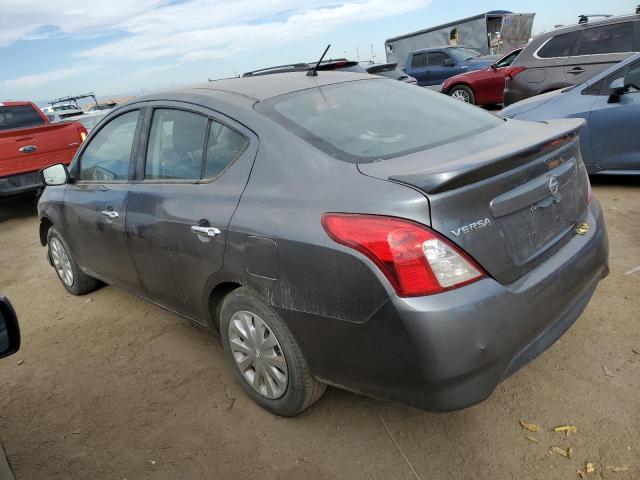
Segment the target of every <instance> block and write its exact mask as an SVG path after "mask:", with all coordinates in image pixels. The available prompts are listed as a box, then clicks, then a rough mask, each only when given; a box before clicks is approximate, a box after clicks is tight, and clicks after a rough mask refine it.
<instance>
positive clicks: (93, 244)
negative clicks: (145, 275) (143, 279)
mask: <svg viewBox="0 0 640 480" xmlns="http://www.w3.org/2000/svg"><path fill="white" fill-rule="evenodd" d="M140 117H141V111H140V110H139V109H133V110H129V111H126V112H123V113H122V114H120V115H118V116H117V117H115V118H113V119H111V120H110V121H108V122H107V123H106V124H104V125H103V126H101V128H100V130H99V131H97V132H96V133H95V134H94V135H92V136H91V138H90V139H89V140H88V143H87V145H86V146H85V147H83V149H82V151H81V152H80V154H79V157H78V159H77V162H76V164H74V165H73V167H72V173H73V175H74V180H73V182H72V183H70V184H68V185H67V187H66V192H65V196H64V207H65V208H64V226H63V230H64V231H63V232H61V233H62V235H63V237H64V239H65V240H66V241H67V243H68V244H69V246H70V248H71V253H72V254H73V256H74V257H75V259H76V261H77V262H78V263H79V264H80V265H81V266H82V267H84V268H85V269H87V270H88V271H89V273H90V274H94V275H95V276H98V277H99V278H102V279H105V280H106V281H108V282H109V283H113V284H116V285H120V286H122V287H125V288H128V289H130V290H133V291H136V292H137V291H139V287H140V281H139V279H138V274H137V271H136V268H135V265H134V263H133V261H132V258H131V254H130V253H129V248H128V246H127V239H126V235H125V219H126V216H127V196H128V192H129V183H128V182H129V177H130V171H132V169H131V165H132V161H131V159H132V156H133V155H134V154H135V145H136V141H137V140H136V139H137V138H138V137H137V131H138V126H139V125H141V122H140Z"/></svg>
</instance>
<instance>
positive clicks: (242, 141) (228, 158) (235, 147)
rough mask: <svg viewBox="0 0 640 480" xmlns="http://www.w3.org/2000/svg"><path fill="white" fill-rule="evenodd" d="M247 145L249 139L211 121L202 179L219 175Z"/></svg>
mask: <svg viewBox="0 0 640 480" xmlns="http://www.w3.org/2000/svg"><path fill="white" fill-rule="evenodd" d="M248 145H249V139H248V138H246V137H245V136H244V135H242V134H240V133H238V132H236V131H235V130H233V129H231V128H229V127H227V126H226V125H223V124H221V123H218V122H215V121H212V122H211V128H210V129H209V143H208V144H207V157H206V159H205V164H204V178H215V177H217V176H218V175H220V174H221V173H222V172H223V171H224V169H225V168H227V166H228V165H230V164H231V163H232V162H233V161H234V160H235V159H236V158H238V157H239V156H240V155H241V154H242V152H244V151H245V149H246V148H247V146H248Z"/></svg>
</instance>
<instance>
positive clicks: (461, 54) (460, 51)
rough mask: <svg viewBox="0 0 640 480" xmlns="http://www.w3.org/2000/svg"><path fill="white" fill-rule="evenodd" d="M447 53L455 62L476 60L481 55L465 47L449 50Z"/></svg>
mask: <svg viewBox="0 0 640 480" xmlns="http://www.w3.org/2000/svg"><path fill="white" fill-rule="evenodd" d="M447 53H450V54H451V55H453V56H454V57H455V58H456V60H462V61H463V62H464V61H465V60H471V59H472V58H478V57H481V56H482V54H481V53H480V52H478V51H477V50H474V49H473V48H467V47H456V48H449V49H447Z"/></svg>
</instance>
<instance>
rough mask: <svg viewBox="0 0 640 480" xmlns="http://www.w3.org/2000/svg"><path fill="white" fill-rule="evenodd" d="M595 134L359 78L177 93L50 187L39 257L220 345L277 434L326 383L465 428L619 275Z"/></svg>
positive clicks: (71, 279) (148, 105)
mask: <svg viewBox="0 0 640 480" xmlns="http://www.w3.org/2000/svg"><path fill="white" fill-rule="evenodd" d="M581 125H582V120H575V119H570V120H558V121H551V122H548V123H529V122H523V121H518V120H504V119H501V118H498V117H496V116H494V115H492V114H490V113H487V112H485V111H483V110H481V109H479V108H476V107H473V106H469V105H466V104H464V103H462V102H458V101H456V100H452V99H451V98H449V97H447V96H445V95H441V94H440V93H435V92H431V91H429V90H426V89H419V88H415V86H412V85H406V84H403V83H402V82H397V81H395V80H391V79H384V78H377V77H372V76H370V75H363V74H355V73H354V74H351V73H344V72H338V73H336V72H318V75H317V76H310V75H308V74H307V73H306V72H293V73H283V74H276V75H266V76H258V77H248V78H239V79H231V80H224V81H218V82H212V83H208V84H207V85H205V86H196V87H192V88H185V89H183V90H178V91H173V92H163V93H159V94H156V95H151V96H147V97H144V98H141V99H138V100H136V101H135V102H133V103H129V104H127V105H123V106H120V107H118V108H116V109H114V110H113V111H112V112H111V113H109V115H108V116H107V117H106V118H105V119H104V120H103V121H102V122H101V123H100V125H99V126H98V127H97V128H96V129H95V130H94V131H92V132H91V134H90V135H89V137H88V138H87V140H86V141H85V142H84V144H83V145H82V147H81V148H80V149H79V150H78V152H77V154H76V156H75V159H74V160H73V162H72V164H71V165H70V167H69V168H68V169H67V168H66V167H64V166H62V165H56V166H53V167H50V168H48V169H46V170H44V172H43V176H44V180H45V182H46V184H47V185H48V186H47V188H46V189H45V192H44V194H43V195H42V198H41V199H40V203H39V205H38V210H39V216H40V239H41V242H42V245H43V246H48V257H49V260H50V262H51V265H52V266H53V267H54V269H55V271H56V272H57V275H58V277H59V279H60V280H61V282H62V284H63V286H64V287H65V288H66V289H67V290H68V291H69V292H70V293H72V294H74V295H82V294H85V293H88V292H90V291H92V290H95V289H96V288H98V286H99V285H100V284H101V282H105V283H109V284H112V285H117V286H119V287H121V288H123V289H125V290H127V291H129V292H131V293H133V294H134V295H137V296H140V297H142V298H145V299H147V300H149V301H151V302H153V303H155V304H157V305H160V306H162V307H164V308H167V309H169V310H171V311H173V312H176V313H178V314H180V315H183V316H185V317H187V318H189V319H191V320H192V321H194V322H196V323H198V324H201V325H203V326H205V327H206V328H208V329H210V330H211V331H213V332H219V334H220V336H221V339H222V343H223V346H224V350H225V352H226V356H227V357H228V360H229V363H230V365H231V368H232V369H233V371H234V372H235V375H236V377H237V379H238V381H239V382H240V384H241V385H242V386H243V387H244V389H245V390H246V392H247V393H248V395H249V396H251V397H252V398H253V399H254V400H255V401H256V402H257V403H258V404H259V405H261V406H263V407H264V408H266V409H268V410H269V411H271V412H273V413H276V414H278V415H295V414H297V413H299V412H301V411H302V410H304V409H305V408H307V407H309V406H310V405H311V404H312V403H313V402H314V401H316V400H317V399H318V398H319V397H320V396H321V395H322V393H323V392H324V390H325V386H326V385H335V386H339V387H342V388H346V389H348V390H353V391H356V392H361V393H364V394H368V395H372V396H376V397H382V398H386V399H392V400H396V401H399V402H404V403H408V404H411V405H415V406H417V407H420V408H425V409H429V410H452V409H459V408H464V407H467V406H470V405H473V404H475V403H478V402H480V401H482V400H484V399H485V398H487V397H488V396H489V395H490V394H491V392H492V391H493V390H494V388H495V387H496V385H497V384H498V383H499V382H500V381H501V380H503V379H505V378H506V377H507V376H509V375H510V374H512V373H514V372H515V371H517V370H518V369H519V368H520V367H522V366H523V365H525V364H526V363H527V362H529V361H531V360H532V359H533V358H535V357H536V356H537V355H539V354H540V353H541V352H543V351H544V350H545V349H546V348H547V347H549V346H550V345H551V344H553V343H554V342H555V341H556V340H557V339H558V338H559V337H560V336H561V335H562V334H563V333H564V332H565V331H566V330H567V329H568V328H569V327H570V326H571V325H572V324H573V322H574V321H575V320H576V318H577V317H578V316H579V315H580V313H581V312H582V311H583V309H584V308H585V306H586V305H587V303H588V301H589V299H590V298H591V296H592V295H593V293H594V290H595V289H596V286H597V284H598V282H599V281H600V280H601V279H602V278H604V277H605V276H606V275H607V273H608V260H607V255H608V243H607V233H606V229H605V225H604V220H603V216H602V210H601V208H600V204H599V203H598V201H597V200H596V199H595V198H594V197H593V196H592V194H591V189H590V186H589V180H588V177H587V174H586V171H585V166H584V164H583V161H582V158H581V156H580V150H579V146H578V131H579V129H580V127H581ZM86 308H91V307H90V306H87V307H86Z"/></svg>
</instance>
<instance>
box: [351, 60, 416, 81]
mask: <svg viewBox="0 0 640 480" xmlns="http://www.w3.org/2000/svg"><path fill="white" fill-rule="evenodd" d="M363 66H364V69H365V70H366V71H367V73H370V74H371V75H380V76H382V77H387V78H393V79H394V80H399V81H401V82H405V83H412V84H413V85H416V84H417V83H418V81H417V80H416V79H415V78H413V77H411V76H409V75H407V74H406V73H405V72H403V71H402V70H400V69H399V68H398V64H397V63H367V64H364V65H363Z"/></svg>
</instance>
